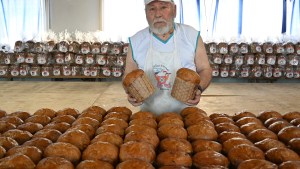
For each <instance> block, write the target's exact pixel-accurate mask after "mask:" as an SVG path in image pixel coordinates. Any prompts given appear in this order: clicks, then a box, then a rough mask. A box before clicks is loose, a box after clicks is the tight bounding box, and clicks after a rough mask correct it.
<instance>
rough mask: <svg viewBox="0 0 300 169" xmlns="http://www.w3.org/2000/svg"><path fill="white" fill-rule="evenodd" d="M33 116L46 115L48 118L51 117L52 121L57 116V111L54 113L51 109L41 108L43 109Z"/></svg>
mask: <svg viewBox="0 0 300 169" xmlns="http://www.w3.org/2000/svg"><path fill="white" fill-rule="evenodd" d="M33 114H34V115H46V116H48V117H50V118H51V119H53V118H54V117H55V116H56V111H54V110H53V109H49V108H41V109H38V110H37V111H35V112H34V113H33Z"/></svg>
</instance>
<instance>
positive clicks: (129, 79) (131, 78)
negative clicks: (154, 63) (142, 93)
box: [123, 69, 144, 87]
mask: <svg viewBox="0 0 300 169" xmlns="http://www.w3.org/2000/svg"><path fill="white" fill-rule="evenodd" d="M143 74H144V71H143V70H142V69H135V70H133V71H131V72H130V73H128V74H127V75H126V76H125V77H124V79H123V85H124V86H125V87H128V86H130V85H131V84H132V83H133V81H134V80H135V79H136V78H138V77H141V76H142V75H143Z"/></svg>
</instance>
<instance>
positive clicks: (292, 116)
mask: <svg viewBox="0 0 300 169" xmlns="http://www.w3.org/2000/svg"><path fill="white" fill-rule="evenodd" d="M283 118H284V119H285V120H287V121H288V122H290V121H292V120H294V119H296V118H300V112H298V111H292V112H288V113H285V114H284V115H283Z"/></svg>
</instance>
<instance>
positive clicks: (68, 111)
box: [56, 108, 80, 118]
mask: <svg viewBox="0 0 300 169" xmlns="http://www.w3.org/2000/svg"><path fill="white" fill-rule="evenodd" d="M79 114H80V113H79V111H78V110H77V109H74V108H65V109H62V110H58V111H57V112H56V116H61V115H71V116H73V117H75V118H77V117H78V115H79Z"/></svg>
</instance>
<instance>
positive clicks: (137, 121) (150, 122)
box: [129, 118, 157, 130]
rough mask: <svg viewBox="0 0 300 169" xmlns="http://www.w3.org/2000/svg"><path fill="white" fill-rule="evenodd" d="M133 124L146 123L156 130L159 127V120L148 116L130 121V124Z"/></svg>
mask: <svg viewBox="0 0 300 169" xmlns="http://www.w3.org/2000/svg"><path fill="white" fill-rule="evenodd" d="M133 124H138V125H145V126H149V127H152V128H154V129H155V130H156V129H157V122H156V121H155V120H154V119H152V118H148V119H146V118H145V119H133V120H131V121H130V122H129V126H131V125H133Z"/></svg>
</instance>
